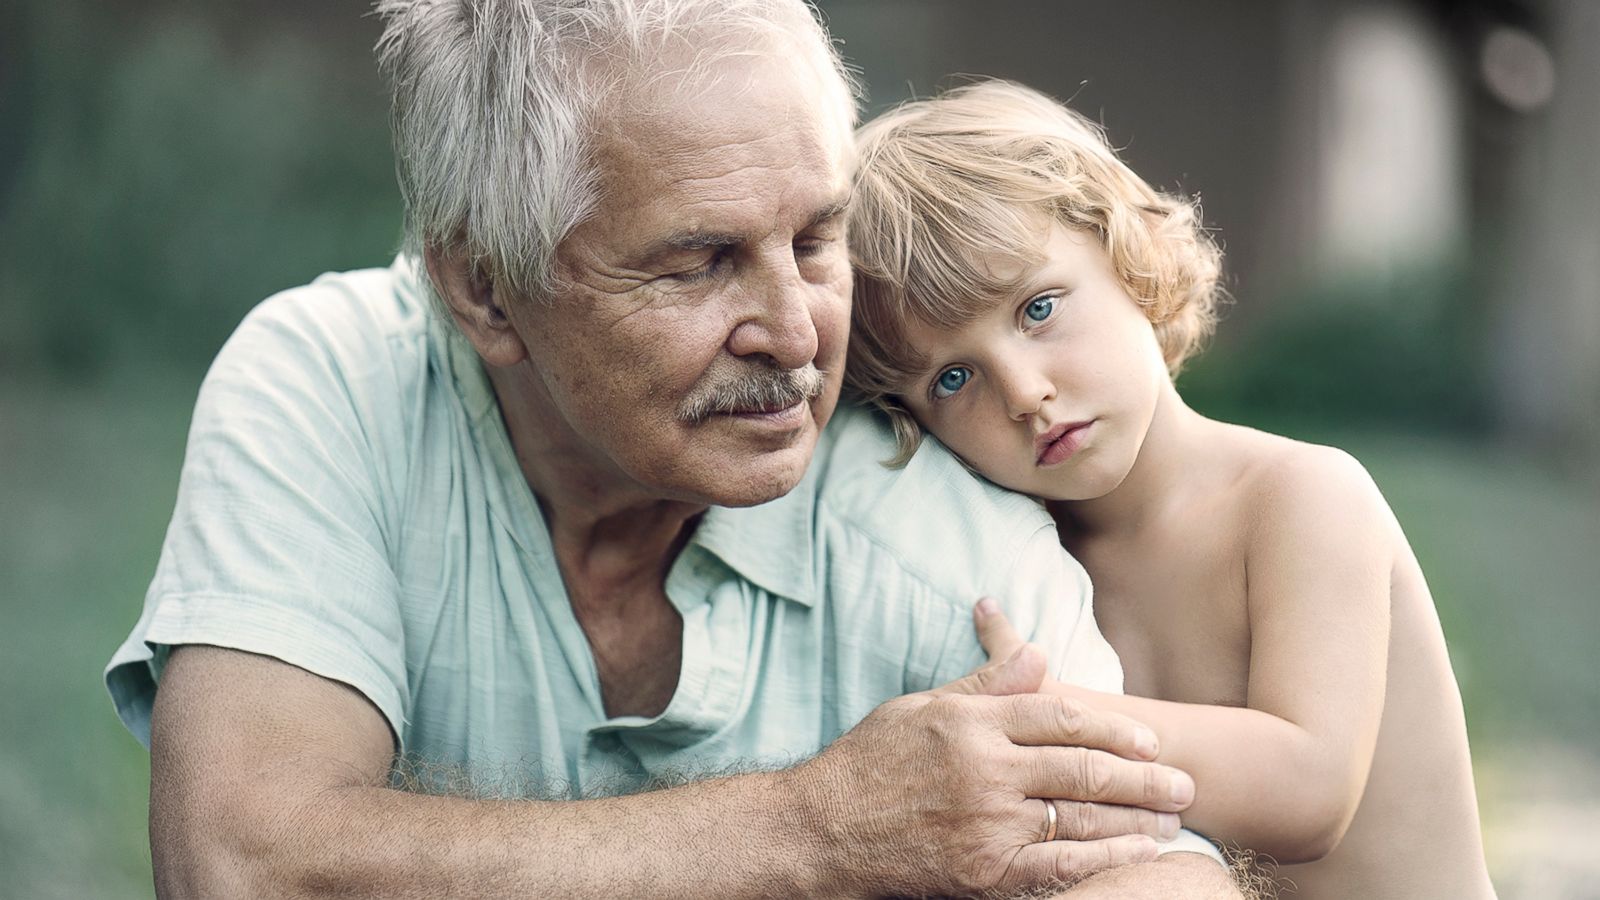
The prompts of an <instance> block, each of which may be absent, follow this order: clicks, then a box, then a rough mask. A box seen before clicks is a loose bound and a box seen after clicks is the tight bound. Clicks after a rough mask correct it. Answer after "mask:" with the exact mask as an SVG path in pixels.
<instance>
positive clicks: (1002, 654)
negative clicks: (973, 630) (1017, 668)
mask: <svg viewBox="0 0 1600 900" xmlns="http://www.w3.org/2000/svg"><path fill="white" fill-rule="evenodd" d="M972 621H973V624H974V625H976V626H977V629H978V643H980V644H982V645H983V650H984V652H985V653H988V654H989V660H990V662H993V661H995V660H1001V659H1005V658H1006V657H1008V656H1010V655H1011V654H1013V653H1015V652H1017V648H1018V647H1021V646H1022V645H1023V644H1024V643H1026V642H1025V641H1023V639H1022V635H1020V634H1018V633H1017V630H1016V629H1015V628H1012V627H1011V620H1010V619H1007V618H1006V614H1005V613H1003V612H1001V611H1000V604H998V603H996V602H995V601H994V598H992V597H984V598H983V599H982V600H979V601H978V605H977V606H975V607H973V610H972Z"/></svg>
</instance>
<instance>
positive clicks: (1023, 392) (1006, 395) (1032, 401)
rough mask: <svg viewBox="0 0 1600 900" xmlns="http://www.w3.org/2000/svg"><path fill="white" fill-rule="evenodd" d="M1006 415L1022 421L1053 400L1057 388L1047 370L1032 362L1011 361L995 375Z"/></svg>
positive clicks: (1023, 360) (1024, 360)
mask: <svg viewBox="0 0 1600 900" xmlns="http://www.w3.org/2000/svg"><path fill="white" fill-rule="evenodd" d="M995 381H996V383H997V387H998V388H999V389H1000V396H1001V399H1002V400H1003V402H1004V403H1005V405H1006V414H1007V415H1009V416H1010V417H1011V418H1012V419H1014V420H1016V421H1018V422H1021V421H1025V420H1026V419H1027V418H1028V417H1029V416H1031V415H1035V414H1036V413H1038V412H1039V409H1040V408H1041V407H1043V406H1044V404H1045V403H1047V402H1049V401H1050V400H1054V399H1055V396H1056V387H1055V384H1054V383H1053V382H1051V380H1050V379H1049V378H1048V377H1047V376H1046V375H1045V373H1044V370H1043V369H1042V368H1041V367H1039V366H1037V365H1035V364H1033V362H1032V361H1031V360H1027V359H1020V360H1012V361H1010V362H1007V363H1006V364H1003V365H1001V366H1000V367H999V368H998V370H997V371H996V373H995Z"/></svg>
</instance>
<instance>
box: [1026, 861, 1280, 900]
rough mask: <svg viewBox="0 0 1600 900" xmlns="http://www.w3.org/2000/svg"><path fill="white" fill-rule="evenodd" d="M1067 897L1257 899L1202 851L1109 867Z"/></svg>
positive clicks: (1094, 899) (1108, 899)
mask: <svg viewBox="0 0 1600 900" xmlns="http://www.w3.org/2000/svg"><path fill="white" fill-rule="evenodd" d="M1057 896H1058V897H1061V898H1063V900H1174V898H1180V897H1181V898H1183V900H1253V896H1251V895H1246V894H1245V893H1244V892H1243V891H1241V890H1240V889H1239V886H1238V885H1237V884H1236V883H1235V882H1234V880H1233V878H1232V877H1231V876H1230V874H1229V873H1228V871H1227V870H1226V869H1223V868H1222V867H1221V866H1219V865H1217V863H1216V861H1215V860H1213V859H1211V858H1210V857H1208V856H1202V855H1200V854H1198V853H1169V854H1167V855H1166V856H1163V857H1161V858H1160V859H1157V860H1155V861H1154V862H1148V863H1143V864H1140V865H1135V866H1122V867H1120V868H1115V869H1108V870H1106V871H1103V872H1100V873H1098V874H1095V875H1091V876H1090V877H1089V878H1087V879H1085V880H1083V881H1081V882H1079V883H1078V884H1076V885H1074V886H1073V887H1071V888H1069V889H1068V890H1066V891H1063V892H1062V893H1060V894H1058V895H1057Z"/></svg>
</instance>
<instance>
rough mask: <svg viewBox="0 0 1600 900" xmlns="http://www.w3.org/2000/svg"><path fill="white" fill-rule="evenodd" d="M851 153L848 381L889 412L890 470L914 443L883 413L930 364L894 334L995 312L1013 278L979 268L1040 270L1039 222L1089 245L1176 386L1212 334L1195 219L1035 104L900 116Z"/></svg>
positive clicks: (1094, 134)
mask: <svg viewBox="0 0 1600 900" xmlns="http://www.w3.org/2000/svg"><path fill="white" fill-rule="evenodd" d="M857 153H858V162H857V169H856V173H855V192H854V195H853V198H852V200H851V208H850V220H849V235H850V255H851V261H852V262H853V264H854V265H855V270H856V274H855V298H854V305H853V312H852V314H851V333H850V352H849V360H848V363H847V366H846V370H845V381H846V384H847V385H848V386H849V387H850V388H851V389H852V390H853V391H854V392H855V393H856V394H857V395H859V397H860V398H861V399H863V400H865V401H868V402H871V403H873V404H874V405H876V406H878V407H879V408H880V409H882V410H884V411H885V412H887V413H888V415H889V418H890V420H891V421H892V423H893V424H894V429H895V436H896V439H897V444H898V449H899V453H898V454H897V455H896V456H895V458H894V459H893V460H891V461H890V464H891V465H904V464H905V462H906V461H907V460H909V459H910V458H911V455H912V454H913V453H915V452H916V449H917V446H918V444H919V443H920V442H921V440H922V429H921V427H920V426H919V425H918V424H917V422H916V420H915V419H913V418H912V417H911V414H910V413H909V412H908V411H907V410H906V409H905V407H903V406H902V405H901V404H900V403H899V401H898V400H897V399H896V398H897V395H898V394H899V393H900V392H901V390H902V389H903V388H904V386H905V384H906V382H907V381H908V380H909V379H910V378H912V377H913V376H914V375H915V374H916V373H917V372H920V371H922V370H923V369H924V368H925V367H926V365H927V360H925V359H921V358H919V354H916V353H915V352H914V351H913V350H912V349H911V348H910V346H909V344H908V342H907V340H906V338H905V330H904V327H903V326H904V324H905V323H906V322H907V321H908V320H912V319H915V320H917V321H920V322H922V323H924V324H927V325H930V326H933V327H937V328H952V327H957V326H960V325H963V324H966V323H968V322H971V321H973V320H974V319H976V318H977V317H978V316H980V315H982V314H983V313H986V312H987V311H989V310H990V309H992V308H993V307H994V304H995V303H996V302H997V301H998V300H999V299H1001V298H1004V297H1007V296H1009V295H1010V294H1012V293H1014V292H1015V291H1017V290H1019V289H1020V287H1021V283H1020V282H1021V279H1022V278H1023V276H1024V275H1025V274H1026V271H1022V272H1018V273H1017V274H1016V275H1015V277H1013V278H1009V279H1008V278H1004V277H1001V276H997V275H996V274H995V272H994V271H993V267H992V265H991V264H992V262H993V261H994V260H995V259H996V257H997V256H998V257H1000V258H1012V259H1017V260H1020V261H1023V262H1025V263H1026V264H1027V265H1028V266H1032V265H1037V264H1038V263H1039V262H1042V261H1043V259H1042V256H1041V252H1040V246H1041V244H1042V243H1043V241H1044V235H1045V233H1046V232H1047V231H1048V225H1049V223H1050V222H1051V221H1055V222H1059V223H1061V224H1062V225H1064V226H1066V227H1069V228H1074V229H1078V230H1080V231H1083V232H1086V233H1089V234H1092V235H1094V236H1096V237H1097V238H1098V239H1099V241H1100V245H1101V246H1102V247H1103V248H1104V249H1105V251H1106V253H1107V254H1108V255H1109V256H1110V259H1111V265H1112V269H1113V270H1114V271H1115V272H1116V274H1117V276H1118V278H1119V279H1121V281H1122V284H1123V287H1124V288H1125V289H1126V290H1127V292H1128V295H1129V296H1131V297H1132V298H1133V299H1134V300H1135V301H1136V302H1138V304H1139V305H1140V306H1141V307H1142V308H1143V309H1144V313H1145V316H1146V318H1148V319H1149V320H1150V322H1151V323H1152V324H1153V325H1154V326H1155V334H1156V339H1157V341H1158V342H1159V343H1160V346H1161V352H1162V356H1163V357H1164V358H1165V360H1166V364H1167V369H1168V371H1169V372H1171V373H1172V374H1173V375H1174V376H1176V375H1177V374H1178V372H1179V370H1181V369H1182V367H1183V364H1184V362H1185V361H1186V360H1188V359H1189V358H1190V357H1191V356H1192V355H1193V354H1194V353H1195V352H1196V351H1197V350H1198V349H1199V348H1200V345H1201V344H1202V342H1203V341H1204V340H1205V339H1206V338H1207V337H1208V336H1210V334H1211V332H1212V330H1213V329H1214V328H1215V326H1216V310H1217V304H1218V300H1219V298H1220V296H1221V289H1220V287H1219V284H1218V277H1219V274H1220V271H1221V264H1222V252H1221V250H1220V249H1219V248H1218V246H1217V244H1216V243H1215V242H1214V241H1213V240H1212V239H1211V237H1210V236H1209V235H1208V234H1207V233H1206V232H1205V230H1204V229H1203V228H1202V227H1201V224H1200V210H1199V206H1198V204H1197V203H1196V202H1195V201H1193V200H1190V199H1187V198H1184V197H1180V196H1176V195H1171V194H1165V193H1162V192H1160V191H1157V190H1155V189H1154V188H1152V187H1150V185H1148V184H1146V183H1145V181H1144V180H1143V179H1142V178H1140V177H1139V176H1138V175H1136V174H1134V172H1133V171H1132V170H1131V169H1129V168H1128V167H1127V165H1125V164H1124V163H1123V162H1122V161H1121V160H1120V159H1118V158H1117V156H1116V153H1114V152H1113V151H1112V150H1111V148H1110V146H1109V145H1108V144H1107V143H1106V138H1105V134H1104V133H1103V132H1102V130H1101V129H1100V128H1099V127H1098V126H1096V125H1095V124H1094V123H1093V122H1090V121H1089V120H1088V119H1085V118H1084V117H1083V116H1081V115H1079V114H1077V113H1075V112H1073V111H1072V110H1070V109H1068V108H1066V107H1065V106H1063V105H1062V104H1060V103H1058V102H1056V101H1055V100H1053V99H1051V98H1050V97H1047V96H1045V95H1044V94H1041V93H1039V92H1038V91H1035V90H1033V89H1031V88H1027V87H1023V86H1022V85H1020V84H1015V83H1012V82H1008V81H999V80H993V81H982V82H978V83H974V84H969V85H964V86H962V87H958V88H955V89H953V90H950V91H947V92H945V93H943V94H941V95H940V96H938V97H935V98H933V99H931V100H920V101H913V102H910V103H906V104H904V105H902V106H900V107H898V108H896V109H894V110H891V111H889V112H887V113H884V114H883V115H881V116H879V117H878V118H876V119H874V120H873V121H872V122H870V123H868V124H867V125H865V126H863V127H862V128H861V129H860V131H859V132H857ZM1000 268H1005V269H1015V267H1006V266H1002V267H1000Z"/></svg>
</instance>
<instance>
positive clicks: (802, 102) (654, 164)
mask: <svg viewBox="0 0 1600 900" xmlns="http://www.w3.org/2000/svg"><path fill="white" fill-rule="evenodd" d="M607 113H608V114H607V115H606V117H605V119H604V121H603V122H602V123H600V127H599V128H598V129H597V135H596V143H595V146H594V147H593V153H594V162H595V173H596V177H597V179H598V181H597V184H596V188H597V189H598V200H599V202H598V206H597V208H596V210H595V213H594V218H596V219H602V218H603V219H610V220H612V221H609V222H595V223H593V224H594V225H598V226H599V227H600V228H601V229H603V230H604V231H606V232H607V233H608V241H607V242H608V243H612V244H614V245H615V246H616V249H617V250H618V251H621V252H624V253H626V251H627V249H628V248H627V247H626V246H625V245H628V244H632V243H634V242H636V241H637V242H647V241H650V240H654V239H659V238H660V237H662V235H661V234H657V233H656V232H677V233H682V232H695V231H698V230H705V231H707V232H716V233H720V234H725V235H743V236H745V237H747V238H752V239H753V238H755V237H757V236H759V235H761V234H764V233H767V232H769V231H771V230H774V229H778V230H783V229H796V228H801V227H804V224H805V223H806V222H808V221H811V220H812V219H813V218H814V217H816V216H817V215H818V214H819V212H821V211H823V210H826V209H829V208H832V207H834V206H836V205H837V204H839V203H840V202H841V201H842V199H843V198H845V197H847V196H848V192H849V183H850V181H849V175H850V173H849V167H848V161H849V152H848V151H849V145H850V132H849V130H848V129H847V128H846V127H845V126H846V123H847V121H848V120H847V119H844V118H842V117H841V116H839V115H838V114H837V112H836V111H835V110H833V109H831V108H829V107H828V106H827V105H826V104H825V103H824V102H821V100H820V98H819V92H818V90H817V89H816V85H815V80H814V78H813V77H812V76H811V74H810V73H808V72H807V71H806V70H805V68H804V67H797V66H793V65H788V64H785V63H783V62H781V61H774V60H771V59H770V58H761V57H748V58H736V59H733V60H729V61H724V62H723V63H721V64H720V65H719V66H718V67H717V68H716V70H715V71H705V72H699V71H697V72H693V73H692V77H689V78H686V79H681V80H672V79H667V78H657V79H655V80H654V81H652V82H650V83H649V84H646V85H644V86H642V87H641V88H640V89H638V90H633V91H627V92H625V95H624V96H623V97H620V98H619V99H618V100H617V101H616V102H614V103H612V104H610V105H609V108H608V110H607Z"/></svg>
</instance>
